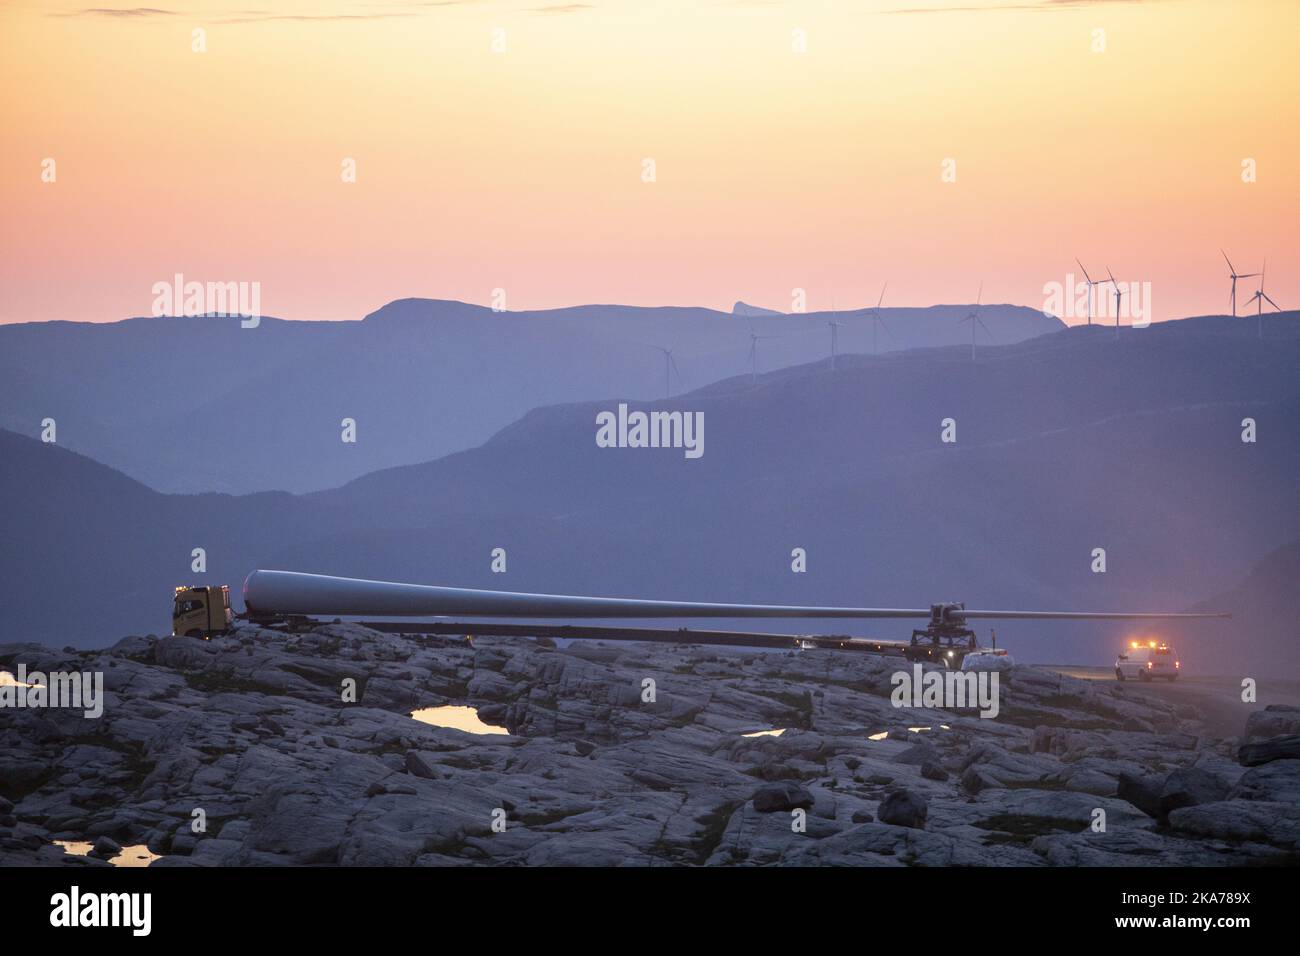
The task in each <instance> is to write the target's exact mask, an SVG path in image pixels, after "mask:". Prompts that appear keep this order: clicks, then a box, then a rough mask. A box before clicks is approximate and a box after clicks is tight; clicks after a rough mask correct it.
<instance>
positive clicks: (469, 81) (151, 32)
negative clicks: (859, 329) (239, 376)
mask: <svg viewBox="0 0 1300 956" xmlns="http://www.w3.org/2000/svg"><path fill="white" fill-rule="evenodd" d="M87 2H89V3H94V4H97V5H96V6H95V7H93V8H90V7H88V6H87ZM141 2H148V3H158V4H160V5H161V6H159V7H157V8H153V7H149V8H143V7H126V6H119V5H115V4H111V3H109V0H82V2H81V3H64V2H46V3H40V2H31V0H16V2H12V3H7V4H5V5H4V6H3V7H0V98H2V100H0V101H2V106H0V111H2V112H0V115H2V117H3V122H2V123H0V215H2V216H3V223H4V229H3V234H2V238H0V321H3V322H14V321H34V320H49V319H69V320H83V321H97V322H98V321H112V320H117V319H121V318H125V317H127V316H131V315H145V314H148V313H149V311H150V308H151V304H152V302H153V294H152V286H153V284H154V283H156V282H159V281H170V280H171V278H172V276H173V275H174V274H176V273H182V274H183V275H184V276H185V277H186V278H187V279H191V280H199V281H222V282H225V281H250V282H251V281H256V282H260V284H261V305H262V312H263V313H264V314H267V315H275V316H281V317H284V318H292V319H356V318H360V317H361V316H362V315H364V314H365V313H367V312H369V311H372V310H374V309H376V308H378V307H379V306H381V305H382V304H384V303H385V302H387V301H390V300H392V299H396V298H402V297H406V296H427V297H433V298H449V299H461V300H465V301H469V302H476V303H482V304H489V301H490V297H491V295H492V290H493V289H494V288H498V287H499V288H503V289H505V290H506V295H507V307H508V308H509V309H511V310H520V309H533V308H547V307H554V306H563V305H573V304H580V303H586V302H623V303H631V304H638V305H664V304H677V305H705V306H710V307H713V308H719V309H729V308H730V307H731V304H732V303H733V302H734V301H735V300H736V299H744V300H746V301H748V302H752V303H755V304H759V305H764V306H768V307H771V308H777V309H782V310H787V309H789V308H790V300H791V290H792V289H794V288H803V289H806V290H807V302H808V309H809V310H810V311H811V310H819V309H828V308H830V307H831V305H832V302H834V304H835V305H836V306H838V307H839V308H840V309H846V308H852V307H858V306H863V305H866V304H874V302H875V298H876V296H877V294H878V292H879V289H880V285H881V283H882V282H884V281H886V280H888V282H889V296H888V298H887V300H886V305H891V304H892V305H896V306H902V305H917V306H919V305H928V304H931V303H936V302H969V301H971V300H973V298H974V296H975V292H976V288H977V286H978V284H979V283H980V282H981V281H983V283H984V301H985V302H1012V303H1017V304H1024V305H1030V306H1034V307H1042V305H1043V302H1044V293H1043V286H1044V284H1045V283H1048V282H1054V281H1055V282H1063V281H1065V278H1066V275H1067V273H1070V272H1077V269H1076V267H1075V266H1074V257H1075V256H1078V257H1079V258H1080V259H1082V260H1083V263H1084V265H1085V266H1087V267H1088V268H1089V269H1090V270H1091V269H1093V268H1095V269H1096V272H1097V273H1100V274H1104V273H1105V270H1106V267H1107V266H1109V267H1110V268H1111V269H1112V270H1113V271H1114V273H1115V275H1116V277H1117V278H1119V279H1121V280H1124V281H1141V282H1150V283H1151V295H1152V299H1153V307H1154V317H1155V318H1156V319H1157V320H1162V319H1169V318H1177V317H1180V316H1183V315H1188V314H1203V313H1207V312H1226V311H1227V310H1228V302H1227V295H1228V280H1227V276H1226V266H1225V265H1224V262H1223V260H1222V259H1221V258H1220V255H1219V248H1220V247H1223V248H1225V249H1227V251H1228V254H1229V255H1230V256H1232V258H1233V261H1234V263H1235V264H1236V266H1237V268H1238V270H1240V271H1242V272H1257V271H1259V267H1260V265H1261V261H1262V260H1263V259H1264V258H1265V257H1267V259H1268V282H1267V286H1266V291H1268V293H1269V294H1270V295H1271V296H1272V298H1273V299H1275V300H1276V301H1277V302H1278V303H1279V304H1280V305H1281V306H1282V307H1283V308H1295V307H1297V306H1300V238H1298V236H1300V231H1298V230H1297V227H1296V224H1297V222H1300V156H1298V155H1297V153H1298V150H1300V122H1298V120H1300V109H1298V108H1297V103H1300V68H1298V67H1297V64H1296V44H1297V37H1298V36H1300V29H1298V28H1300V4H1297V3H1296V2H1294V0H1276V2H1273V0H1243V2H1231V3H1230V2H1219V0H1154V2H1145V3H1142V2H1069V0H1056V2H1040V0H1007V2H997V0H994V2H982V0H946V2H942V0H941V2H927V0H882V2H850V0H839V2H830V0H807V2H785V0H773V2H759V0H752V2H743V0H742V2H728V0H655V2H649V0H646V2H635V0H591V3H589V4H585V3H577V4H561V3H548V0H481V2H472V0H465V2H456V0H444V2H425V3H402V2H391V3H385V2H330V0H294V2H285V3H270V2H268V0H237V2H233V3H230V2H225V0H200V2H195V3H189V2H174V0H141ZM101 3H103V4H106V5H98V4H101ZM196 28H201V29H202V30H204V31H205V41H206V52H194V51H193V49H192V44H193V42H194V41H193V32H192V31H194V30H195V29H196ZM498 29H499V30H503V31H504V43H505V49H504V51H497V50H494V48H493V45H494V39H495V40H496V42H498V44H499V38H500V36H501V34H494V30H498ZM1097 29H1101V30H1104V44H1105V49H1104V51H1103V52H1094V49H1093V47H1094V44H1096V43H1097V35H1096V34H1094V31H1095V30H1097ZM796 30H800V31H804V34H805V35H806V38H807V39H806V52H797V51H796V49H795V46H796V40H797V37H796V33H795V31H796ZM348 158H351V159H354V160H355V162H356V182H355V183H347V182H344V181H343V179H342V176H341V171H342V164H343V162H344V160H345V159H348ZM948 158H951V159H954V160H955V161H956V181H955V182H943V181H942V178H941V172H942V170H943V166H942V164H943V162H944V160H945V159H948ZM47 159H53V160H54V161H55V164H56V165H55V167H54V168H55V172H56V179H55V181H54V182H43V181H42V171H43V165H42V164H43V162H44V161H45V160H47ZM646 159H651V160H653V161H654V166H655V173H656V181H655V182H649V183H648V182H644V181H643V162H644V160H646ZM1247 159H1252V160H1254V163H1255V168H1256V176H1257V181H1256V182H1253V183H1246V182H1243V180H1242V163H1243V160H1247ZM1255 281H1256V280H1248V281H1246V282H1244V283H1243V284H1242V285H1241V286H1239V290H1238V298H1239V302H1241V303H1243V308H1244V302H1245V300H1246V298H1247V297H1248V296H1249V294H1250V292H1252V291H1253V290H1254V288H1255V286H1254V282H1255ZM1071 321H1081V320H1074V319H1071Z"/></svg>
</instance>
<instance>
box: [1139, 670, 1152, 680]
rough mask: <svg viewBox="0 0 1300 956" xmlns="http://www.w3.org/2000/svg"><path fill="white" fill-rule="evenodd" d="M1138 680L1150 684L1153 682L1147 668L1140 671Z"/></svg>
mask: <svg viewBox="0 0 1300 956" xmlns="http://www.w3.org/2000/svg"><path fill="white" fill-rule="evenodd" d="M1138 680H1141V681H1144V682H1149V681H1150V680H1151V672H1150V671H1149V670H1147V669H1146V668H1143V669H1142V670H1140V671H1138Z"/></svg>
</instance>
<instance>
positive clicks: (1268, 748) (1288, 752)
mask: <svg viewBox="0 0 1300 956" xmlns="http://www.w3.org/2000/svg"><path fill="white" fill-rule="evenodd" d="M1295 757H1300V734H1287V735H1285V736H1283V737H1270V738H1269V739H1268V740H1260V741H1257V742H1256V743H1253V744H1242V745H1241V749H1240V750H1238V751H1237V761H1238V762H1239V763H1240V764H1241V765H1242V766H1243V767H1258V766H1259V765H1260V764H1264V763H1268V762H1269V761H1272V760H1290V759H1293V758H1295Z"/></svg>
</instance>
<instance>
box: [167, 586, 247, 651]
mask: <svg viewBox="0 0 1300 956" xmlns="http://www.w3.org/2000/svg"><path fill="white" fill-rule="evenodd" d="M234 622H235V616H234V614H233V613H232V612H231V610H230V586H229V585H228V584H220V585H217V584H183V585H181V586H180V587H178V588H176V595H175V597H174V598H173V600H172V634H173V635H174V636H176V637H202V638H204V639H208V638H212V637H215V636H216V635H218V634H224V633H225V632H226V631H229V630H230V628H231V626H232V625H233V624H234Z"/></svg>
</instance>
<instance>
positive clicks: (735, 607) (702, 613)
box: [244, 571, 1228, 620]
mask: <svg viewBox="0 0 1300 956" xmlns="http://www.w3.org/2000/svg"><path fill="white" fill-rule="evenodd" d="M244 603H245V604H246V605H247V606H248V608H249V609H250V610H252V611H255V612H258V613H263V614H269V613H278V614H320V615H340V616H342V615H346V616H352V615H363V614H369V615H375V616H377V617H380V616H382V617H413V616H428V617H444V616H448V615H453V614H454V615H462V616H466V617H530V618H547V617H561V618H564V617H568V618H625V617H644V618H659V617H740V618H744V617H756V618H758V617H814V618H930V617H931V615H932V613H933V611H932V609H931V608H928V607H926V608H886V607H817V606H807V605H786V604H719V603H713V602H705V601H651V600H642V599H639V598H610V597H586V596H581V595H568V594H527V593H519V592H513V591H485V590H479V589H478V588H448V587H435V586H432V585H423V584H398V583H394V582H391V581H366V580H360V579H357V578H337V577H331V576H329V575H324V574H301V573H299V572H296V571H254V572H253V573H252V574H250V575H249V576H248V578H247V579H246V580H245V581H244ZM949 616H950V617H951V618H955V619H962V618H1005V619H1017V618H1022V619H1029V620H1046V619H1059V620H1079V619H1082V620H1088V619H1093V620H1125V619H1158V618H1173V619H1181V618H1199V617H1227V616H1228V615H1226V614H1214V613H1188V612H1173V613H1163V612H1157V611H1136V612H1127V611H1125V612H1119V611H1103V612H1091V611H980V610H970V611H968V610H965V609H961V608H950V609H949Z"/></svg>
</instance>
